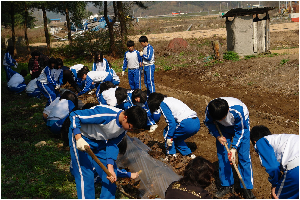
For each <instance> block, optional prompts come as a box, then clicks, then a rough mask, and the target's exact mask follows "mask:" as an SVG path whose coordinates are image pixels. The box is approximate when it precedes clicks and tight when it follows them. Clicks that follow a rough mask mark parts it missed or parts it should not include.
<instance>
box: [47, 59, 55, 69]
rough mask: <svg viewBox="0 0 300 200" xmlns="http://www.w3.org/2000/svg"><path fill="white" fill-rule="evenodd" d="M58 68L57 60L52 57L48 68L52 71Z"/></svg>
mask: <svg viewBox="0 0 300 200" xmlns="http://www.w3.org/2000/svg"><path fill="white" fill-rule="evenodd" d="M56 66H57V60H56V59H55V58H53V57H51V58H50V59H49V61H48V67H50V68H51V69H53V68H56Z"/></svg>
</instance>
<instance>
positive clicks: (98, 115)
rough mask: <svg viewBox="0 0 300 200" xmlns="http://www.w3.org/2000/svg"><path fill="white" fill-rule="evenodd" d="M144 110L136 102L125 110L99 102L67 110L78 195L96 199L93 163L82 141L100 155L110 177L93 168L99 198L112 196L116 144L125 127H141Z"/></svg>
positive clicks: (115, 170) (125, 129)
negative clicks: (99, 184)
mask: <svg viewBox="0 0 300 200" xmlns="http://www.w3.org/2000/svg"><path fill="white" fill-rule="evenodd" d="M146 115H147V114H146V112H145V110H144V109H142V108H141V107H139V106H134V107H132V108H130V109H128V110H126V111H123V110H121V109H118V108H114V107H110V106H104V105H99V106H95V107H93V108H92V109H86V110H77V111H74V112H71V114H70V118H69V119H70V129H69V130H70V132H69V145H70V154H71V166H72V169H73V170H72V173H73V175H74V177H75V182H76V188H77V196H78V198H87V199H95V188H94V173H93V167H94V163H93V162H92V158H91V157H90V156H89V155H88V154H87V153H86V152H85V148H84V146H85V145H88V146H90V148H91V150H92V151H93V152H94V153H95V155H96V156H97V157H98V158H99V160H100V161H101V162H102V163H103V165H104V166H106V167H107V169H108V171H109V172H110V173H111V174H112V176H111V177H107V175H106V174H105V173H104V172H103V170H102V169H99V168H96V170H98V169H99V171H97V173H98V174H99V175H101V179H102V181H101V185H102V188H101V194H100V199H110V198H115V192H116V184H114V182H116V180H117V177H116V174H117V166H116V163H115V161H116V159H117V156H118V146H117V144H118V143H119V142H120V141H121V140H122V138H123V137H124V136H125V133H126V131H130V130H134V129H140V128H142V127H144V126H145V124H146Z"/></svg>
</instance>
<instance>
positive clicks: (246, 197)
mask: <svg viewBox="0 0 300 200" xmlns="http://www.w3.org/2000/svg"><path fill="white" fill-rule="evenodd" d="M247 193H248V195H247V194H246V190H244V194H243V197H244V199H255V196H254V194H253V193H252V190H251V189H247Z"/></svg>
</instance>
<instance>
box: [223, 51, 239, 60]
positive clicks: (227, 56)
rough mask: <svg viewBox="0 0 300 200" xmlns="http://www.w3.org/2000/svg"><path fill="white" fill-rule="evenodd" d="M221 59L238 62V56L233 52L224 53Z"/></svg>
mask: <svg viewBox="0 0 300 200" xmlns="http://www.w3.org/2000/svg"><path fill="white" fill-rule="evenodd" d="M223 58H224V60H233V61H238V60H240V57H239V55H238V54H237V53H236V52H234V51H228V52H225V53H224V55H223Z"/></svg>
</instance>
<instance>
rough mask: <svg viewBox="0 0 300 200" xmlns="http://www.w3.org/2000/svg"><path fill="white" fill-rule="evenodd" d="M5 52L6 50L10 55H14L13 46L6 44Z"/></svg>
mask: <svg viewBox="0 0 300 200" xmlns="http://www.w3.org/2000/svg"><path fill="white" fill-rule="evenodd" d="M6 52H8V53H9V54H10V55H11V56H13V55H14V47H13V46H8V47H7V48H6Z"/></svg>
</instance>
